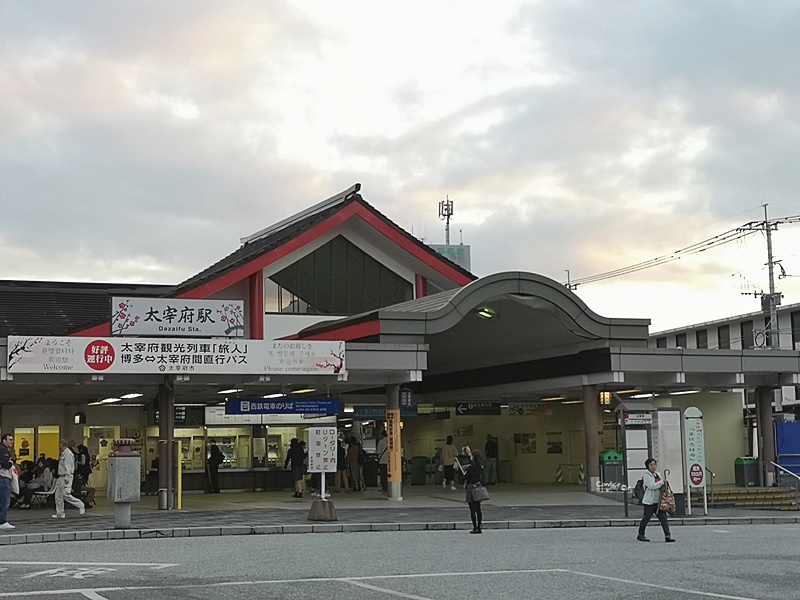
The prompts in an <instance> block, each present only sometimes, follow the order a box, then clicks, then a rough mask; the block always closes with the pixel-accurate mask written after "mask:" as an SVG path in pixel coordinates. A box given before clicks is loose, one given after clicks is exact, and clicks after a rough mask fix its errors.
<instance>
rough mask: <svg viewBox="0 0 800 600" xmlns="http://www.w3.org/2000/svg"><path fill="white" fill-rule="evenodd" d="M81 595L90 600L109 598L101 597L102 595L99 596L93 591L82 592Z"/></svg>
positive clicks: (105, 599) (106, 599)
mask: <svg viewBox="0 0 800 600" xmlns="http://www.w3.org/2000/svg"><path fill="white" fill-rule="evenodd" d="M79 593H81V594H83V595H84V596H86V597H87V598H89V600H108V598H106V597H105V596H101V595H100V594H98V593H97V592H95V591H93V590H80V592H79Z"/></svg>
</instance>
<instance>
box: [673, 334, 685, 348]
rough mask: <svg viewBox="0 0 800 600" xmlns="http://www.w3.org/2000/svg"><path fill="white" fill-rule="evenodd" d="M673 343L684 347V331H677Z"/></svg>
mask: <svg viewBox="0 0 800 600" xmlns="http://www.w3.org/2000/svg"><path fill="white" fill-rule="evenodd" d="M675 345H676V346H677V347H678V348H686V334H685V333H679V334H678V335H676V336H675Z"/></svg>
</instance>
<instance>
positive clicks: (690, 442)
mask: <svg viewBox="0 0 800 600" xmlns="http://www.w3.org/2000/svg"><path fill="white" fill-rule="evenodd" d="M683 435H684V444H685V446H684V447H685V449H686V479H687V480H688V483H689V487H693V488H702V487H705V486H706V447H705V439H704V435H703V413H702V412H700V409H698V408H695V407H694V406H690V407H689V408H687V409H686V410H685V411H684V412H683Z"/></svg>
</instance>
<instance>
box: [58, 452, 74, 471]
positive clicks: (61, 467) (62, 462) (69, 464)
mask: <svg viewBox="0 0 800 600" xmlns="http://www.w3.org/2000/svg"><path fill="white" fill-rule="evenodd" d="M74 473H75V455H74V454H73V453H72V450H70V449H69V448H64V451H63V452H62V453H61V456H60V457H59V458H58V476H59V477H62V476H64V475H73V474H74Z"/></svg>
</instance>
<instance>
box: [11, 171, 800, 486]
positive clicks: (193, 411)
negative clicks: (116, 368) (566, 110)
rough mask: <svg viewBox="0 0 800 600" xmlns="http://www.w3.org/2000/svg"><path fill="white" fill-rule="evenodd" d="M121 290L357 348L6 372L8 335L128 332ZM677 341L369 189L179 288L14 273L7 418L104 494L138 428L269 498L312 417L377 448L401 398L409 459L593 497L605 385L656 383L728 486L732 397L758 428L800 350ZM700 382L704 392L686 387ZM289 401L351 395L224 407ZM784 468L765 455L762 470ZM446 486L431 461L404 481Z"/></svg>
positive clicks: (262, 336)
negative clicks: (248, 411)
mask: <svg viewBox="0 0 800 600" xmlns="http://www.w3.org/2000/svg"><path fill="white" fill-rule="evenodd" d="M96 278H97V279H98V280H102V279H105V276H104V274H103V273H97V277H96ZM119 297H127V298H160V299H173V300H174V301H175V302H176V303H179V302H180V301H183V300H197V299H203V300H239V301H242V302H243V305H244V312H243V315H242V323H241V327H242V328H243V332H244V334H245V335H244V338H245V339H249V340H285V341H287V342H289V341H296V342H303V341H342V342H344V344H345V348H346V355H347V373H346V376H339V377H331V376H308V377H300V376H289V375H281V376H270V377H265V376H263V375H262V374H259V373H258V372H257V370H254V372H253V373H246V374H241V373H239V374H223V375H214V376H211V375H174V376H169V375H164V374H157V373H153V374H136V375H105V376H103V375H90V374H87V375H81V374H71V373H36V374H31V373H24V374H16V373H13V372H11V371H10V370H9V368H8V366H9V364H8V342H7V339H8V336H72V337H74V338H76V339H83V338H89V337H91V338H104V337H109V336H112V333H114V332H112V327H111V323H112V312H113V307H112V305H111V299H112V298H119ZM671 335H672V334H668V335H666V337H667V338H668V339H670V336H671ZM676 335H679V334H676ZM167 337H169V332H167ZM661 337H664V336H661ZM661 337H659V338H658V339H655V338H654V337H653V336H651V335H650V333H649V321H648V320H643V319H624V318H605V317H602V316H600V315H598V314H596V313H594V312H593V311H592V310H591V309H590V308H589V307H588V306H587V305H586V304H585V303H584V302H583V301H582V300H581V299H580V298H579V297H578V296H577V295H576V294H575V293H574V292H572V291H571V290H569V289H567V288H566V287H564V286H563V285H560V284H559V283H557V282H555V281H553V280H550V279H548V278H546V277H543V276H541V275H537V274H534V273H525V272H506V273H495V274H492V275H489V276H487V277H481V278H478V277H476V276H475V275H474V274H472V273H470V272H469V271H467V270H465V269H464V268H462V267H460V266H459V265H458V264H456V263H455V262H453V261H451V260H449V259H448V258H447V257H445V256H442V255H441V254H439V253H437V252H436V251H434V250H433V249H432V248H430V247H429V246H427V245H425V244H424V243H422V242H421V241H420V240H418V239H417V238H415V237H414V236H412V235H411V234H409V233H408V232H406V231H404V230H403V229H402V228H400V227H399V226H398V225H397V224H395V223H394V222H392V221H391V220H390V219H389V218H388V217H387V216H385V215H383V214H381V213H380V212H379V211H378V210H377V209H376V208H375V207H373V206H372V205H370V204H369V203H368V202H367V201H366V200H364V198H363V197H362V195H361V194H360V185H359V184H356V185H355V186H353V187H351V188H350V189H348V190H345V191H344V192H342V193H340V194H337V195H335V196H333V197H331V198H329V199H328V200H325V201H323V202H321V203H319V204H316V205H314V206H311V207H310V208H308V209H306V210H304V211H302V212H300V213H298V214H296V215H293V216H292V217H290V218H288V219H285V220H283V221H281V222H279V223H276V224H274V225H272V226H270V227H267V228H266V229H263V230H262V231H259V232H257V233H255V234H253V235H250V236H248V237H246V238H243V239H242V240H241V245H240V247H239V248H237V249H236V250H235V251H233V252H232V253H231V254H229V255H228V256H226V257H224V258H222V259H221V260H219V261H218V262H216V263H215V264H213V265H211V266H210V267H208V268H207V269H205V270H204V271H202V272H201V273H198V274H196V275H195V276H193V277H191V278H189V279H187V280H186V281H184V282H182V283H179V284H177V285H174V286H172V285H135V284H101V283H92V284H87V283H77V282H58V283H56V282H39V281H2V282H0V346H3V348H2V349H0V424H1V425H2V428H3V430H4V431H11V432H13V433H15V440H16V442H15V443H16V444H17V448H16V451H17V455H18V456H19V457H24V456H31V457H35V456H37V455H38V454H39V453H44V454H46V455H48V456H55V455H56V454H57V447H56V444H57V440H58V439H59V438H60V437H66V438H69V439H74V440H76V441H83V442H84V443H85V444H86V445H87V446H88V447H89V448H90V453H92V454H93V455H97V457H98V459H99V462H100V468H99V470H98V472H97V473H96V478H95V482H94V485H96V486H97V487H103V484H104V481H105V477H106V473H105V459H106V458H107V456H108V454H109V452H110V451H111V444H110V440H112V439H115V438H119V437H131V438H134V439H137V440H139V441H140V449H141V451H142V453H143V455H144V456H145V464H146V465H148V464H150V463H151V462H152V459H153V458H155V457H156V456H159V457H161V458H162V460H161V463H162V465H163V464H164V460H163V459H164V458H165V457H168V455H169V453H168V452H167V451H165V450H164V447H165V446H170V447H174V448H175V457H174V458H173V459H168V460H172V463H171V464H172V465H174V463H176V462H179V463H180V465H181V467H182V469H183V473H184V489H186V490H202V489H203V487H204V485H205V483H204V473H203V469H204V463H205V455H206V445H207V443H208V441H209V440H210V439H214V440H215V441H217V442H218V443H219V444H220V446H221V447H222V449H223V452H224V454H225V463H224V464H223V466H222V469H221V473H222V477H221V487H223V488H224V489H228V490H235V489H238V490H259V489H282V488H283V487H287V486H288V485H289V484H288V482H287V479H286V472H285V471H284V470H283V468H282V467H283V460H284V457H285V452H286V448H287V446H288V441H289V440H290V439H291V438H292V437H304V431H305V429H306V428H307V427H308V426H309V424H311V423H335V424H336V426H337V427H338V428H340V429H341V430H342V431H344V432H346V433H347V435H350V434H351V433H352V434H354V435H356V437H359V438H361V439H362V441H363V443H364V445H365V447H367V448H370V447H371V444H373V443H374V439H375V437H376V436H377V435H378V432H379V430H380V429H381V428H383V426H384V424H383V419H385V418H386V417H385V416H384V415H386V412H385V411H386V410H400V409H402V413H401V414H402V415H403V418H402V423H401V427H402V429H400V428H398V429H397V430H396V431H394V430H392V431H390V437H391V439H392V442H393V443H394V444H396V445H397V447H398V448H402V452H403V454H404V456H405V457H406V459H407V460H408V461H409V463H411V462H413V461H414V460H415V459H422V460H428V461H435V457H436V455H437V452H438V450H439V448H440V447H441V446H442V445H443V443H444V440H445V438H446V437H447V436H448V435H452V436H453V437H454V438H455V440H456V441H455V443H456V444H457V445H458V446H463V445H470V446H471V447H473V448H478V449H482V448H483V445H484V443H485V441H486V439H487V436H489V435H491V436H493V437H495V438H496V439H497V440H498V442H499V454H500V458H499V462H500V469H499V470H500V479H501V481H506V482H515V483H531V484H535V483H551V482H554V481H555V480H556V474H557V473H561V474H562V476H563V477H564V479H565V480H566V482H567V483H568V482H570V481H572V482H573V483H577V482H578V481H579V480H580V481H582V475H584V474H585V476H586V485H587V486H588V489H589V490H592V489H594V486H595V485H596V484H597V483H598V481H599V478H600V469H599V465H598V458H597V457H598V455H599V453H600V452H601V451H603V450H606V449H615V448H618V447H619V435H618V427H617V415H616V413H615V412H614V408H615V406H614V405H613V404H612V403H611V402H610V398H611V396H610V395H609V394H608V393H607V392H613V393H614V394H615V396H614V397H615V398H618V399H620V398H621V399H623V400H624V399H626V398H630V397H634V396H639V395H642V394H644V395H648V396H649V397H650V398H651V399H652V403H653V405H654V406H655V407H658V406H665V407H666V406H672V407H684V406H689V405H692V406H697V407H698V408H700V409H701V410H702V411H703V412H704V414H705V415H706V423H705V425H706V436H707V453H708V461H709V464H712V463H713V464H714V466H715V468H716V469H717V471H718V477H719V482H720V483H729V482H730V483H732V482H733V460H734V458H735V457H736V456H739V455H742V454H744V453H746V451H747V442H746V434H745V432H744V428H743V426H742V407H741V393H740V392H738V391H736V390H751V391H752V392H753V397H754V398H755V403H756V404H757V406H758V407H759V408H758V410H757V411H756V416H757V418H756V422H765V423H767V422H768V423H771V422H772V418H773V417H772V411H773V395H774V390H776V389H779V388H781V387H782V386H796V385H800V382H798V373H800V352H797V351H795V350H794V349H786V350H752V349H749V348H735V347H732V348H731V349H730V350H718V349H714V348H710V347H709V348H704V347H697V348H691V347H685V346H684V347H680V348H677V347H668V346H667V347H663V346H664V344H662V343H661V341H660V339H661ZM697 339H699V338H697ZM694 391H700V392H701V393H698V394H686V395H683V394H682V392H694ZM277 396H282V397H297V398H303V397H308V396H311V397H315V396H316V397H319V396H324V397H336V398H339V399H341V402H342V408H343V411H342V412H341V413H340V414H338V415H320V416H316V417H313V418H312V419H309V418H307V416H306V415H294V416H292V415H288V416H287V415H263V416H262V417H261V418H260V420H259V421H258V423H253V422H248V421H247V419H241V418H239V417H236V416H233V415H228V414H226V412H225V407H224V403H225V399H226V398H263V397H277ZM401 404H402V405H403V406H402V407H401ZM161 415H166V419H161V418H160V417H161ZM767 429H770V428H764V435H763V436H760V437H759V439H761V438H764V440H765V441H764V443H763V448H765V449H768V448H770V447H772V446H774V442H770V438H769V436H770V435H771V434H770V433H769V432H768V431H767ZM770 431H771V429H770ZM23 442H25V444H26V445H25V447H23V446H22V444H23ZM773 459H774V452H773V454H770V453H769V451H768V450H765V451H764V452H762V462H763V464H762V470H763V471H764V472H765V474H766V472H767V471H769V462H770V460H773ZM434 464H435V463H434ZM162 471H164V469H162ZM170 471H172V469H170ZM162 477H166V476H165V475H163V474H162ZM435 477H436V476H435V473H431V472H430V470H428V472H427V473H426V475H425V477H423V479H422V480H421V481H413V480H412V481H409V480H408V479H407V480H406V483H407V484H408V483H410V484H420V485H423V484H430V483H434V482H435ZM579 478H580V479H579ZM395 483H396V485H394V486H390V487H392V490H390V497H395V498H397V497H400V490H399V486H400V483H399V480H398V481H397V482H395ZM164 485H169V486H170V487H171V486H172V480H162V481H160V482H159V486H161V487H163V486H164ZM673 487H676V486H673ZM676 491H678V492H680V491H681V490H680V489H677V490H676Z"/></svg>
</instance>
